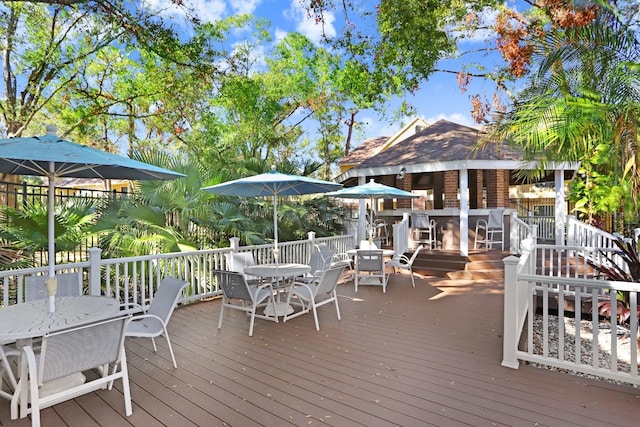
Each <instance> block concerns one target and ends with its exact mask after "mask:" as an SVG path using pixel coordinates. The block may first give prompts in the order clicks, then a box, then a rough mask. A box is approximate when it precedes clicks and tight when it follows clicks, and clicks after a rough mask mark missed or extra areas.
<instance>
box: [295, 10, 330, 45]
mask: <svg viewBox="0 0 640 427" xmlns="http://www.w3.org/2000/svg"><path fill="white" fill-rule="evenodd" d="M283 15H284V17H285V18H286V19H288V20H290V21H294V22H295V28H296V31H297V32H299V33H301V34H303V35H304V36H306V37H307V38H308V39H309V40H311V41H312V42H314V43H316V44H317V43H319V42H320V41H321V40H322V36H323V31H324V34H325V35H326V36H327V37H330V38H331V37H335V35H336V29H335V27H334V24H333V23H334V21H335V20H336V18H335V16H334V14H333V13H332V12H325V13H324V23H320V22H316V19H315V17H314V16H309V15H308V13H307V10H306V9H305V8H304V7H303V6H302V5H301V4H300V1H299V0H291V4H290V7H289V9H288V10H286V11H284V13H283Z"/></svg>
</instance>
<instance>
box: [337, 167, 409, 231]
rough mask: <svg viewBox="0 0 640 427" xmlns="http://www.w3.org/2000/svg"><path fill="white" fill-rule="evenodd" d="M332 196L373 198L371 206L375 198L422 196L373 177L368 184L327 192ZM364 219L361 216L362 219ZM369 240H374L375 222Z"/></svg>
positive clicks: (370, 226)
mask: <svg viewBox="0 0 640 427" xmlns="http://www.w3.org/2000/svg"><path fill="white" fill-rule="evenodd" d="M325 196H330V197H340V198H342V199H371V208H372V209H373V207H374V206H375V204H374V200H375V199H415V198H417V197H420V196H419V195H417V194H413V193H411V192H409V191H405V190H402V189H400V188H396V187H391V186H388V185H384V184H380V183H378V182H375V181H374V180H373V179H372V180H371V181H369V182H367V183H366V184H362V185H356V186H355V187H347V188H343V189H341V190H338V191H332V192H330V193H327V194H325ZM362 220H363V219H362V218H360V221H362ZM369 230H370V233H369V240H373V224H370V225H369Z"/></svg>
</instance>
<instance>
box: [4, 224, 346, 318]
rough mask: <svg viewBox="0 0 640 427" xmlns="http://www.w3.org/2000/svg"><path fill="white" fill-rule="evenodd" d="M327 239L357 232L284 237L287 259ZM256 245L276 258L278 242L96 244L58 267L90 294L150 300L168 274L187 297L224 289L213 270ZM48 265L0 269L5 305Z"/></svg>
mask: <svg viewBox="0 0 640 427" xmlns="http://www.w3.org/2000/svg"><path fill="white" fill-rule="evenodd" d="M323 242H324V243H327V244H328V245H329V246H330V247H331V248H332V249H334V250H335V251H336V252H346V251H347V250H349V249H353V248H355V236H349V235H340V236H331V237H322V238H316V237H315V233H309V238H308V239H304V240H297V241H293V242H282V243H279V245H278V248H279V253H280V260H281V261H282V262H296V263H307V262H308V260H309V257H310V254H311V251H312V250H313V247H314V245H315V244H317V243H323ZM233 251H238V252H247V251H251V252H252V253H253V254H254V257H255V259H256V260H257V261H258V262H271V261H272V260H273V245H272V244H262V245H255V246H239V245H237V243H236V244H235V245H234V243H233V241H232V245H231V246H230V247H228V248H217V249H203V250H197V251H190V252H173V253H163V254H156V255H140V256H132V257H126V258H114V259H102V258H101V251H100V249H97V248H91V249H90V250H89V260H88V261H83V262H76V263H72V264H57V265H56V273H58V272H68V271H78V272H79V275H81V276H82V277H83V278H84V280H83V282H84V283H83V284H84V286H85V288H86V291H87V293H88V294H91V295H106V296H112V297H116V298H118V299H119V300H120V302H125V301H127V302H135V303H138V304H142V305H145V304H147V303H148V302H149V301H150V299H151V298H153V294H154V292H155V288H156V287H157V284H158V283H160V281H161V279H162V278H163V277H165V276H167V275H172V276H176V277H180V278H184V279H185V280H188V281H189V282H190V286H189V288H188V290H187V291H185V294H184V295H185V298H184V302H189V301H195V300H200V299H202V298H206V297H211V296H216V295H219V294H220V290H219V289H218V287H217V284H216V283H215V279H214V274H213V273H212V271H213V270H216V269H225V268H227V265H226V259H225V257H224V255H225V254H227V253H230V252H233ZM47 271H48V270H47V267H46V266H42V267H31V268H25V269H18V270H6V271H0V300H1V303H0V305H1V306H7V305H10V304H19V303H21V302H22V301H23V300H24V279H25V277H28V276H31V275H39V274H46V273H47Z"/></svg>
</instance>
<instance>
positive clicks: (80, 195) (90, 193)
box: [0, 181, 130, 265]
mask: <svg viewBox="0 0 640 427" xmlns="http://www.w3.org/2000/svg"><path fill="white" fill-rule="evenodd" d="M48 194H49V187H48V186H46V185H37V184H28V183H27V182H20V183H14V182H7V181H0V206H10V207H13V208H15V209H26V208H27V206H28V205H29V203H37V202H41V203H43V204H46V202H47V196H48ZM129 195H130V193H129V192H128V191H127V190H126V189H124V190H121V191H117V190H97V189H86V188H74V187H57V186H56V189H55V204H63V203H66V202H68V201H69V200H74V199H75V200H77V199H84V200H92V201H101V200H104V199H105V198H107V197H129ZM97 243H98V242H97V241H96V240H95V237H89V238H87V239H85V240H84V241H83V242H82V243H81V244H80V246H79V247H77V248H76V249H75V250H74V251H68V252H58V253H57V254H56V255H57V260H56V262H59V263H71V262H79V261H84V260H86V259H87V249H89V248H91V247H93V246H96V245H97ZM34 262H35V263H36V264H40V265H45V264H47V263H48V260H47V253H46V251H41V252H38V253H35V254H34Z"/></svg>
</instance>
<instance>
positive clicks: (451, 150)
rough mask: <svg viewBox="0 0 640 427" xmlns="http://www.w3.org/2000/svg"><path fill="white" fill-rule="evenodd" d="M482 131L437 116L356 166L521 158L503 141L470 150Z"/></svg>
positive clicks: (482, 133) (478, 139)
mask: <svg viewBox="0 0 640 427" xmlns="http://www.w3.org/2000/svg"><path fill="white" fill-rule="evenodd" d="M484 135H485V133H484V132H482V131H480V130H478V129H474V128H472V127H469V126H464V125H460V124H457V123H453V122H450V121H447V120H439V121H437V122H436V123H434V124H432V125H430V126H429V127H427V128H426V129H424V130H422V131H420V132H418V133H416V134H415V135H412V136H410V137H408V138H407V139H405V140H403V141H400V142H399V143H397V144H395V145H393V146H391V147H389V148H388V149H386V150H385V151H383V152H381V153H379V154H377V155H374V156H372V157H369V158H367V159H366V160H364V161H363V162H362V163H360V164H359V165H358V168H365V167H369V168H370V167H380V166H392V165H399V164H402V165H411V164H418V163H429V162H451V161H457V160H472V159H475V160H521V159H522V155H521V154H519V153H517V152H516V151H515V150H512V149H510V148H508V147H506V146H504V145H495V144H489V145H488V146H487V147H486V148H485V149H483V150H481V151H473V148H474V147H475V146H476V144H477V143H478V141H480V139H481V138H482V137H483V136H484ZM354 152H355V150H354ZM369 155H371V154H369Z"/></svg>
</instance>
